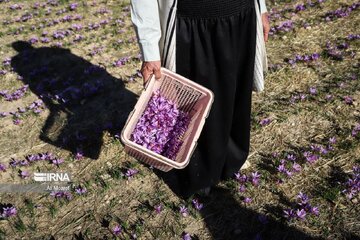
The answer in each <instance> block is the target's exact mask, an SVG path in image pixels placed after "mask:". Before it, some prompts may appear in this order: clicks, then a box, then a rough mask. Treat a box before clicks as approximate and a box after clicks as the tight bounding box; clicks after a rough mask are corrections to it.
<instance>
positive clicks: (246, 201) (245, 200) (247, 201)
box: [243, 197, 252, 203]
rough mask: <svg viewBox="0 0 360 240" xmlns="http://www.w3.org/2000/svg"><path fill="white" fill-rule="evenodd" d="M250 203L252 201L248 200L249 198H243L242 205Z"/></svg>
mask: <svg viewBox="0 0 360 240" xmlns="http://www.w3.org/2000/svg"><path fill="white" fill-rule="evenodd" d="M251 201H252V199H251V198H249V197H246V198H244V200H243V202H244V203H250V202H251Z"/></svg>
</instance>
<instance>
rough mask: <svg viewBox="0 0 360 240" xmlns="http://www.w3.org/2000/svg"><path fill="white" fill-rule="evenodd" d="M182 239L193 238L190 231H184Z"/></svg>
mask: <svg viewBox="0 0 360 240" xmlns="http://www.w3.org/2000/svg"><path fill="white" fill-rule="evenodd" d="M182 239H183V240H191V239H192V238H191V235H190V233H183V236H182Z"/></svg>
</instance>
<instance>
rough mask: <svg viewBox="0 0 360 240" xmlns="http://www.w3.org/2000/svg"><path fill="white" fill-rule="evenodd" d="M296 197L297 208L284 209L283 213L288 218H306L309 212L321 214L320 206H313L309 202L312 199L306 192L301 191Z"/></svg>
mask: <svg viewBox="0 0 360 240" xmlns="http://www.w3.org/2000/svg"><path fill="white" fill-rule="evenodd" d="M296 198H297V204H296V207H295V208H290V209H285V210H283V215H284V217H285V218H286V219H288V220H291V219H294V218H297V219H299V220H305V218H306V216H307V215H309V214H312V215H315V216H317V215H319V208H318V207H313V206H311V204H310V203H309V201H310V199H309V197H308V196H307V195H306V194H304V193H302V192H300V193H299V194H298V195H297V196H296Z"/></svg>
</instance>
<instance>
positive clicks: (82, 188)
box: [75, 186, 87, 195]
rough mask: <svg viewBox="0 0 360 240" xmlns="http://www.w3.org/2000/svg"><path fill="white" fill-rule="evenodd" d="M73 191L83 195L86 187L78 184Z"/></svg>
mask: <svg viewBox="0 0 360 240" xmlns="http://www.w3.org/2000/svg"><path fill="white" fill-rule="evenodd" d="M75 192H76V193H77V194H79V195H83V194H85V193H86V192H87V189H86V187H81V186H78V187H76V188H75Z"/></svg>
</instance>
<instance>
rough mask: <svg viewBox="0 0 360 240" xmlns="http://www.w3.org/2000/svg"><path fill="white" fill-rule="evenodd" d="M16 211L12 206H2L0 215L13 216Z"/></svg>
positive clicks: (4, 216)
mask: <svg viewBox="0 0 360 240" xmlns="http://www.w3.org/2000/svg"><path fill="white" fill-rule="evenodd" d="M16 213H17V209H16V207H14V206H11V207H3V208H2V212H1V214H0V216H1V217H3V218H8V217H11V216H15V215H16Z"/></svg>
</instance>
